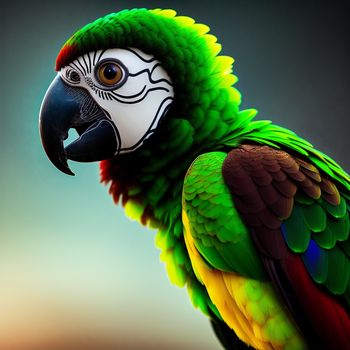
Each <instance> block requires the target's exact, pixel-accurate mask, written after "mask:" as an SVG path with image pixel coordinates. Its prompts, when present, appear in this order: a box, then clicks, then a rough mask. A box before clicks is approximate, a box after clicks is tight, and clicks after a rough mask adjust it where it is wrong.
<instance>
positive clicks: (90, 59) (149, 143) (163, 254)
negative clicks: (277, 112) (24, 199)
mask: <svg viewBox="0 0 350 350" xmlns="http://www.w3.org/2000/svg"><path fill="white" fill-rule="evenodd" d="M221 50H222V47H221V45H220V43H219V42H218V39H217V37H216V36H215V35H214V34H212V33H211V31H210V28H209V26H207V25H206V24H202V23H198V22H196V21H195V20H194V19H193V18H190V17H187V16H183V15H179V14H178V13H177V12H176V11H175V10H173V9H162V8H156V9H148V8H131V9H123V10H121V11H117V12H113V13H109V14H107V15H104V16H102V17H100V18H97V19H96V20H94V21H92V22H91V23H89V24H87V25H85V26H83V27H82V28H81V29H79V30H77V31H76V32H75V33H74V34H73V35H72V36H71V37H70V38H68V40H67V41H66V42H65V43H64V44H63V46H62V48H61V49H60V51H59V54H58V56H57V59H56V66H55V71H56V72H57V73H55V74H56V75H55V78H54V79H53V81H52V83H51V85H50V86H49V87H48V89H47V91H46V93H45V95H44V97H43V100H42V103H41V108H40V111H39V132H40V137H41V141H42V144H43V148H44V151H45V152H46V154H47V157H48V158H49V160H50V161H51V162H52V163H53V165H54V166H56V167H57V168H58V169H59V170H61V171H62V172H63V173H66V174H68V175H74V173H73V172H72V170H71V169H70V167H69V165H68V160H69V161H76V162H99V171H100V181H101V183H102V184H103V185H104V186H108V188H109V193H110V194H111V196H112V197H113V200H114V202H115V204H121V206H122V207H123V208H124V210H125V213H126V215H127V216H128V217H130V218H131V219H133V220H137V221H139V222H140V223H141V224H142V225H144V226H145V227H146V228H148V229H151V230H157V233H156V238H155V246H156V247H157V249H159V250H160V260H161V262H162V263H164V266H165V268H166V272H167V274H168V276H169V279H170V282H172V283H173V284H175V285H176V286H179V287H186V289H187V291H188V295H189V297H190V300H191V301H192V303H193V305H194V307H195V308H197V309H199V310H200V311H201V312H202V313H203V314H204V315H205V316H206V317H207V318H208V322H210V324H211V328H212V330H213V332H214V333H215V334H216V336H217V339H218V344H221V346H222V347H223V348H225V349H239V350H240V349H261V350H271V349H279V350H282V349H285V350H302V349H344V350H345V349H350V317H349V315H350V240H349V231H350V224H349V212H350V177H349V175H348V174H347V173H346V171H345V170H344V169H343V168H342V167H341V166H340V165H338V164H337V162H336V161H335V160H333V159H332V158H331V157H329V156H328V155H326V154H324V153H322V152H321V151H319V150H317V149H316V148H315V147H314V146H313V145H312V144H311V143H309V142H308V141H307V140H305V139H303V138H302V137H300V136H298V135H297V134H296V133H294V132H293V131H291V130H289V129H287V128H284V127H282V126H279V125H276V124H274V123H273V122H271V121H270V120H259V119H256V118H255V117H256V115H257V113H258V112H257V110H256V109H254V108H247V109H241V108H240V105H241V93H240V92H239V90H238V89H237V88H236V87H235V83H236V82H237V80H238V78H237V76H236V75H234V73H233V62H234V60H233V58H232V57H230V56H224V55H220V52H221ZM70 129H75V130H76V132H77V136H76V137H77V138H76V139H75V140H74V141H72V142H70V143H69V144H67V145H65V144H64V142H65V140H67V138H68V133H69V130H70Z"/></svg>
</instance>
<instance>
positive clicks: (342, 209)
mask: <svg viewBox="0 0 350 350" xmlns="http://www.w3.org/2000/svg"><path fill="white" fill-rule="evenodd" d="M321 205H322V207H323V208H324V209H325V210H326V211H327V212H328V213H329V214H331V215H332V216H334V217H335V218H342V217H343V216H344V215H345V214H346V212H347V209H346V201H345V199H344V198H343V197H342V196H340V203H339V205H332V204H330V203H328V202H327V201H325V200H322V201H321Z"/></svg>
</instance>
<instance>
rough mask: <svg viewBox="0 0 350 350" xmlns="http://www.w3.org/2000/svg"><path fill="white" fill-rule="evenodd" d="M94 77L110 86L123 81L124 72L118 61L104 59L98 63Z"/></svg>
mask: <svg viewBox="0 0 350 350" xmlns="http://www.w3.org/2000/svg"><path fill="white" fill-rule="evenodd" d="M96 77H97V79H98V81H99V83H100V84H101V85H103V86H105V87H107V88H111V87H115V86H116V85H120V84H121V83H122V82H124V80H125V78H126V72H125V69H124V68H123V67H122V66H121V64H119V62H115V61H106V62H103V63H101V64H100V65H99V67H98V69H97V74H96Z"/></svg>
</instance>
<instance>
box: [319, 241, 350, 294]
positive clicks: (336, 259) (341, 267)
mask: <svg viewBox="0 0 350 350" xmlns="http://www.w3.org/2000/svg"><path fill="white" fill-rule="evenodd" d="M328 266H329V267H328V277H327V279H326V281H325V285H326V287H327V288H328V289H329V290H330V291H331V292H332V293H334V294H343V293H345V290H346V288H347V286H348V282H349V276H350V264H349V260H348V259H347V258H346V256H345V254H344V253H343V252H342V251H341V250H340V249H339V248H337V247H336V248H334V249H332V250H329V251H328Z"/></svg>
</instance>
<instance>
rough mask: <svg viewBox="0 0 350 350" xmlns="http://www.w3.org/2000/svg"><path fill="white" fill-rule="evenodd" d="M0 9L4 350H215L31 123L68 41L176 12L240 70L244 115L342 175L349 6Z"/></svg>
mask: <svg viewBox="0 0 350 350" xmlns="http://www.w3.org/2000/svg"><path fill="white" fill-rule="evenodd" d="M1 6H2V8H1V17H2V18H1V32H0V35H1V44H2V47H1V53H0V59H1V65H0V69H1V75H0V77H1V79H0V89H1V90H0V99H1V100H0V101H1V114H0V115H1V117H0V118H1V124H0V152H1V153H0V161H1V176H0V200H1V202H0V205H1V210H0V349H1V350H15V349H16V350H17V349H18V350H19V349H20V350H34V349H35V350H44V349H45V350H58V349H62V350H63V349H67V350H68V349H71V350H89V349H90V350H92V349H96V350H108V349H180V348H181V349H219V348H220V346H219V344H218V342H217V341H216V339H215V337H214V335H213V333H212V332H211V329H210V326H209V324H208V321H207V320H206V319H205V317H202V315H201V314H200V312H199V311H197V310H195V309H194V308H193V307H192V305H191V304H190V302H189V300H188V297H187V295H186V294H187V292H186V290H185V289H179V288H177V287H174V286H172V285H171V284H170V282H169V281H168V278H167V276H166V274H165V268H164V266H163V265H162V264H161V263H160V262H159V252H158V251H157V250H156V249H155V248H154V246H153V240H154V235H155V232H153V231H149V230H147V229H145V228H143V227H140V226H139V225H138V224H137V223H135V222H132V221H129V220H128V219H126V218H125V217H124V214H123V210H122V208H120V207H116V206H115V205H114V204H113V202H112V199H111V197H110V196H109V195H108V194H107V188H106V187H104V186H101V185H100V184H99V176H98V167H97V164H77V163H74V164H71V167H72V170H73V171H74V172H75V173H76V176H75V177H69V176H66V175H64V174H62V173H60V172H59V171H57V170H56V169H55V168H54V167H53V166H52V165H51V164H50V162H49V161H48V159H47V158H46V156H45V154H44V151H43V149H42V147H41V144H40V139H39V134H38V128H37V123H38V122H37V119H38V112H39V108H40V103H41V100H42V98H43V95H44V93H45V91H46V89H47V87H48V85H49V83H50V82H51V80H52V79H53V78H54V76H55V72H54V62H55V58H56V55H57V53H58V51H59V49H60V47H61V45H62V44H63V43H64V42H65V40H66V39H67V38H68V37H69V36H70V35H71V34H73V32H74V31H76V30H77V29H79V28H80V27H81V26H83V25H84V24H86V23H88V22H91V21H93V20H94V19H95V18H97V17H100V16H102V15H105V14H107V13H109V12H115V11H118V10H120V9H122V8H125V7H127V8H132V7H143V6H147V7H149V8H154V7H163V8H167V7H168V8H174V9H176V10H177V11H178V13H179V14H183V15H189V16H192V17H194V18H195V19H196V20H197V21H198V22H203V23H207V24H208V25H210V27H211V29H212V33H213V34H215V35H217V36H218V38H219V42H221V43H222V44H223V53H224V54H227V55H232V56H233V57H234V58H235V59H236V63H235V66H234V68H235V73H236V74H237V75H238V77H239V78H240V80H239V82H238V83H237V85H236V86H237V87H238V89H239V90H240V91H241V92H242V95H243V103H242V108H248V107H255V108H257V109H258V110H259V111H260V113H259V118H269V119H272V120H274V121H275V122H276V123H279V124H281V125H283V126H285V127H288V128H291V129H293V130H294V131H296V132H297V133H299V134H300V135H301V136H303V137H305V138H307V139H308V140H310V141H311V142H312V143H313V144H314V145H315V146H317V147H318V148H319V149H321V150H322V151H324V152H326V153H328V154H329V155H331V156H332V157H333V158H334V159H336V160H337V161H339V162H340V163H341V164H343V165H344V166H345V168H346V169H347V170H348V171H349V165H348V160H349V156H348V149H349V146H350V141H349V109H350V108H349V107H350V106H349V104H350V96H349V91H350V90H349V87H350V86H349V84H350V74H349V73H350V72H349V70H350V68H349V67H350V66H349V62H350V54H349V51H350V50H349V37H350V30H349V11H348V9H347V8H346V5H345V1H344V2H341V1H332V2H329V3H328V4H324V3H323V2H321V1H304V2H300V3H298V2H295V1H288V2H284V1H243V0H242V1H222V0H221V1H220V0H215V1H206V0H205V1H204V0H200V1H192V0H191V1H188V0H187V1H181V0H178V1H170V0H168V1H167V0H163V1H151V0H144V1H132V0H129V1H101V0H99V1H97V0H96V1H88V0H84V1H73V0H72V1H60V2H50V1H46V2H44V1H40V2H39V1H30V2H24V1H22V2H20V1H11V2H9V3H7V4H6V5H5V4H4V2H2V5H1Z"/></svg>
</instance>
